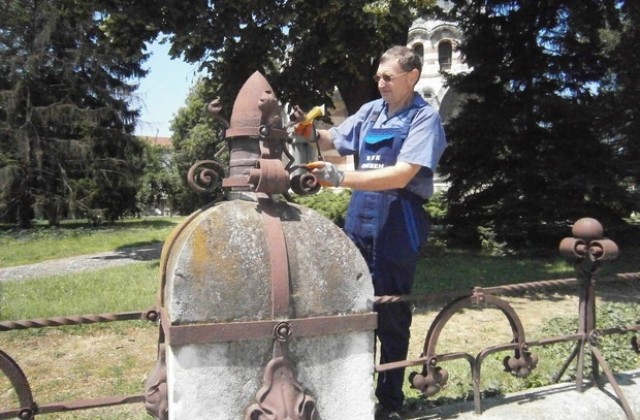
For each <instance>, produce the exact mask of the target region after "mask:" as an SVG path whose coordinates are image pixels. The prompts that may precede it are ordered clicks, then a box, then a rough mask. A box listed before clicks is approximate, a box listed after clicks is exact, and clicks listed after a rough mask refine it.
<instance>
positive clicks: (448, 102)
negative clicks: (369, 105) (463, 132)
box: [407, 0, 469, 124]
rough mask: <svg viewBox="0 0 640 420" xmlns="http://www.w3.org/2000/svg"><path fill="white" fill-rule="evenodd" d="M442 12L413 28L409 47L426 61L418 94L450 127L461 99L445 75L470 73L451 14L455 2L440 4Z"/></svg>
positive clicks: (418, 84) (430, 16)
mask: <svg viewBox="0 0 640 420" xmlns="http://www.w3.org/2000/svg"><path fill="white" fill-rule="evenodd" d="M437 6H438V8H439V11H437V13H436V12H433V13H431V14H429V15H426V16H423V17H421V18H418V19H416V20H415V21H414V22H413V24H412V25H411V27H410V28H409V34H408V45H407V46H408V47H410V48H411V49H413V50H414V51H415V52H416V53H417V54H418V55H419V56H420V57H421V58H422V75H421V76H420V80H419V81H418V83H417V85H416V91H417V92H418V93H420V95H422V97H423V98H425V99H426V100H427V102H429V104H431V106H433V107H434V108H435V109H437V110H438V112H439V113H440V117H441V118H442V122H443V123H444V124H446V123H447V122H448V120H449V119H450V118H451V116H453V115H454V114H455V112H456V107H457V104H458V103H459V98H458V95H456V93H455V92H454V91H453V90H451V89H449V88H448V87H446V86H445V78H444V75H443V73H449V74H457V73H462V72H468V71H469V67H468V66H467V65H466V64H465V63H464V62H463V60H462V57H461V55H460V51H459V50H458V46H459V45H460V42H461V41H462V33H461V31H460V28H459V27H458V25H457V23H456V22H455V20H454V19H453V18H452V17H451V15H450V14H449V12H450V11H451V9H452V8H453V2H451V1H449V0H438V2H437Z"/></svg>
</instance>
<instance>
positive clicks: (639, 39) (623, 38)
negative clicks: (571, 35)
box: [599, 1, 640, 211]
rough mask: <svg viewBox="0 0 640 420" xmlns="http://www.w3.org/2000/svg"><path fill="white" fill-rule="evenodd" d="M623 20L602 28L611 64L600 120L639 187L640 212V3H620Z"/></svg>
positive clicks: (624, 170) (638, 206)
mask: <svg viewBox="0 0 640 420" xmlns="http://www.w3.org/2000/svg"><path fill="white" fill-rule="evenodd" d="M620 3H621V4H620V9H619V10H620V21H619V23H618V24H617V25H611V26H610V27H609V28H605V29H603V30H602V31H601V34H602V37H603V41H604V42H603V48H604V55H605V56H606V58H607V59H608V60H609V62H610V63H611V68H610V72H609V73H608V74H607V77H606V78H605V79H603V83H602V89H603V92H604V93H603V95H602V101H601V105H602V106H601V113H600V119H599V123H600V124H601V127H602V136H603V137H605V138H609V139H612V140H613V143H614V144H613V146H614V147H615V148H616V150H617V151H618V154H617V158H618V162H617V163H618V170H619V171H620V173H621V176H622V177H623V179H624V180H625V181H626V182H627V183H628V184H629V185H630V186H633V187H635V191H636V193H635V197H634V198H635V205H634V209H635V210H636V211H638V210H640V192H638V191H639V190H638V185H639V184H640V103H639V102H638V97H640V51H639V50H638V48H637V45H638V43H640V4H638V2H633V1H624V2H620Z"/></svg>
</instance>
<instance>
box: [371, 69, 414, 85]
mask: <svg viewBox="0 0 640 420" xmlns="http://www.w3.org/2000/svg"><path fill="white" fill-rule="evenodd" d="M407 73H409V72H408V71H403V72H402V73H398V74H395V75H393V76H392V75H390V74H387V73H383V74H376V75H375V76H373V81H374V82H376V83H379V82H380V79H382V80H384V82H385V83H389V82H390V81H392V80H393V79H395V78H396V77H400V76H402V75H404V74H407Z"/></svg>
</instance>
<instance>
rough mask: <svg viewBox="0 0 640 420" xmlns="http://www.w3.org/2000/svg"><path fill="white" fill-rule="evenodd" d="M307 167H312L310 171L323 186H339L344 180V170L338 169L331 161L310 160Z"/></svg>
mask: <svg viewBox="0 0 640 420" xmlns="http://www.w3.org/2000/svg"><path fill="white" fill-rule="evenodd" d="M307 168H309V169H312V171H311V173H312V174H314V175H315V176H316V178H318V182H319V183H320V185H322V186H325V187H339V186H340V184H342V181H343V180H344V172H343V171H340V170H338V168H336V166H335V165H334V164H333V163H331V162H324V161H318V162H311V163H309V164H307Z"/></svg>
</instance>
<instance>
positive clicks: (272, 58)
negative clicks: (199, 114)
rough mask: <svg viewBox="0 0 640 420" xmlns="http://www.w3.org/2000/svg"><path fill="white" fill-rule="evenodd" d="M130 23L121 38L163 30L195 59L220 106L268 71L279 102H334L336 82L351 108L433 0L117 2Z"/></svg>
mask: <svg viewBox="0 0 640 420" xmlns="http://www.w3.org/2000/svg"><path fill="white" fill-rule="evenodd" d="M116 3H117V4H119V5H120V7H121V8H122V9H121V10H122V11H124V12H125V13H126V14H127V18H131V19H132V20H133V21H134V22H136V21H138V20H139V19H142V18H144V19H145V20H146V22H147V26H146V27H142V26H139V25H128V23H127V22H125V21H122V22H118V23H120V24H119V25H116V24H114V25H113V26H114V27H113V28H112V34H113V36H114V37H117V38H118V39H120V40H121V41H122V40H123V39H127V37H131V38H133V39H134V40H137V39H140V38H141V37H142V38H144V37H145V36H148V39H152V38H153V37H152V36H149V34H148V31H149V29H148V28H156V35H157V34H159V33H160V32H162V33H163V34H164V35H162V36H163V37H164V39H165V40H166V42H170V43H171V54H172V55H173V56H175V57H180V56H181V57H183V58H184V59H185V60H187V61H189V62H194V63H195V62H199V63H200V64H201V67H202V68H204V69H207V70H208V73H209V75H210V77H211V80H212V83H213V84H214V85H215V86H217V87H218V88H219V90H218V92H217V96H220V98H221V101H222V103H223V105H224V106H223V109H224V112H226V113H227V114H226V116H227V117H228V116H229V112H230V111H231V104H232V102H233V99H234V98H235V95H236V94H237V92H238V90H239V88H240V87H241V85H242V84H243V83H244V81H245V80H246V79H247V78H248V77H249V76H250V75H251V74H252V73H253V72H255V71H260V72H262V73H263V74H264V75H266V77H267V79H268V80H269V81H270V83H271V85H272V86H273V87H274V89H275V90H276V92H277V93H278V96H279V98H280V99H281V100H282V102H283V103H287V102H288V103H292V104H300V105H301V106H303V107H309V106H310V105H320V104H326V105H331V97H332V94H333V92H334V89H335V87H336V86H337V87H338V89H339V90H340V93H341V95H342V98H343V99H344V101H345V104H346V106H347V109H348V110H349V111H350V112H355V111H356V110H357V109H358V107H359V106H360V105H362V104H363V103H364V102H366V101H368V100H370V99H372V98H374V97H375V96H376V95H377V90H376V88H375V84H374V83H373V82H372V80H371V76H373V74H374V71H375V69H376V66H377V62H376V60H377V58H378V56H379V55H380V54H381V53H382V52H383V51H384V50H386V49H387V48H388V47H390V46H391V45H393V44H405V43H406V38H407V28H408V27H409V26H410V24H411V21H412V19H414V18H415V17H416V16H418V14H419V13H420V12H422V11H423V10H424V9H425V8H428V7H430V6H432V5H433V3H434V1H433V0H381V1H376V2H370V1H365V0H354V1H349V2H345V1H342V0H330V1H324V2H309V1H307V0H290V1H271V0H259V1H256V0H251V1H250V0H233V1H231V0H217V1H211V0H208V1H200V2H191V3H189V5H188V7H185V4H184V3H181V2H175V1H173V0H160V1H156V2H155V3H154V5H153V6H152V7H150V8H151V9H153V11H152V13H150V14H149V10H148V9H147V8H144V7H139V6H138V4H137V2H129V3H130V4H126V3H127V2H124V1H117V2H116Z"/></svg>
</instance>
